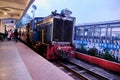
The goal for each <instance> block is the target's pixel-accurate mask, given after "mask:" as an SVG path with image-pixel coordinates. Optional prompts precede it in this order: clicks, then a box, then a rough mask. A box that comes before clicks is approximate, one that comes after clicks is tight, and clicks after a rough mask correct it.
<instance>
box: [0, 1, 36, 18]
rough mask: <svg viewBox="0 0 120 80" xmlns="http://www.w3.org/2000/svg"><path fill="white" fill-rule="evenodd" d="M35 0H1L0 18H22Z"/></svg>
mask: <svg viewBox="0 0 120 80" xmlns="http://www.w3.org/2000/svg"><path fill="white" fill-rule="evenodd" d="M33 2H34V0H0V19H8V18H11V19H21V17H22V16H23V15H24V14H25V13H26V11H27V9H28V8H29V7H30V5H31V4H32V3H33Z"/></svg>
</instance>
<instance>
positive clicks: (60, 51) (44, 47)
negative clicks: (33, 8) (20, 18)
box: [18, 10, 76, 60]
mask: <svg viewBox="0 0 120 80" xmlns="http://www.w3.org/2000/svg"><path fill="white" fill-rule="evenodd" d="M70 14H71V11H69V10H62V11H61V13H60V14H59V13H57V12H56V10H55V11H54V12H52V13H51V15H49V16H47V17H44V18H41V19H39V18H37V19H36V18H35V19H33V20H32V21H31V22H30V23H28V24H27V25H25V26H24V27H20V29H19V30H18V31H19V32H20V34H21V35H20V39H21V40H22V41H24V42H25V43H26V44H27V45H29V46H30V47H32V48H33V49H34V50H35V51H36V52H37V53H38V54H40V55H42V56H43V57H45V58H46V59H48V60H56V59H70V58H72V57H74V55H75V46H74V44H73V36H74V35H73V34H74V33H73V32H74V24H75V20H76V18H75V17H72V16H70Z"/></svg>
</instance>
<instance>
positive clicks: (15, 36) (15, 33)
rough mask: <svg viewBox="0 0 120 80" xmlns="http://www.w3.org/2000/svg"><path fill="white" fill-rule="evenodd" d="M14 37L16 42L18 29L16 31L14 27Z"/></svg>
mask: <svg viewBox="0 0 120 80" xmlns="http://www.w3.org/2000/svg"><path fill="white" fill-rule="evenodd" d="M14 39H15V41H16V42H17V39H18V31H17V29H15V31H14Z"/></svg>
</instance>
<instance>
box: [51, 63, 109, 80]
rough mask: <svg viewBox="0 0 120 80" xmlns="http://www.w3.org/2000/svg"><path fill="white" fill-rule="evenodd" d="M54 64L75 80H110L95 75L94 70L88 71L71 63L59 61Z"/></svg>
mask: <svg viewBox="0 0 120 80" xmlns="http://www.w3.org/2000/svg"><path fill="white" fill-rule="evenodd" d="M53 64H55V65H56V66H57V67H59V68H60V69H61V70H63V71H64V72H66V73H67V74H69V75H70V76H71V77H73V78H74V79H75V80H109V79H107V78H105V77H103V76H102V75H99V74H97V73H95V72H94V71H92V69H86V68H84V67H82V66H80V65H78V64H75V63H74V62H71V61H58V62H54V63H53Z"/></svg>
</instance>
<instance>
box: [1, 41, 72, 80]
mask: <svg viewBox="0 0 120 80" xmlns="http://www.w3.org/2000/svg"><path fill="white" fill-rule="evenodd" d="M0 80H74V79H73V78H72V77H70V76H69V75H68V74H66V73H65V72H63V71H62V70H60V69H59V68H57V67H56V66H54V65H53V64H52V63H50V62H49V61H47V60H46V59H44V58H43V57H41V56H40V55H38V54H37V53H35V52H34V51H33V50H31V49H30V48H29V47H27V46H26V45H24V44H23V43H21V42H17V43H16V42H14V41H3V42H0Z"/></svg>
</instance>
